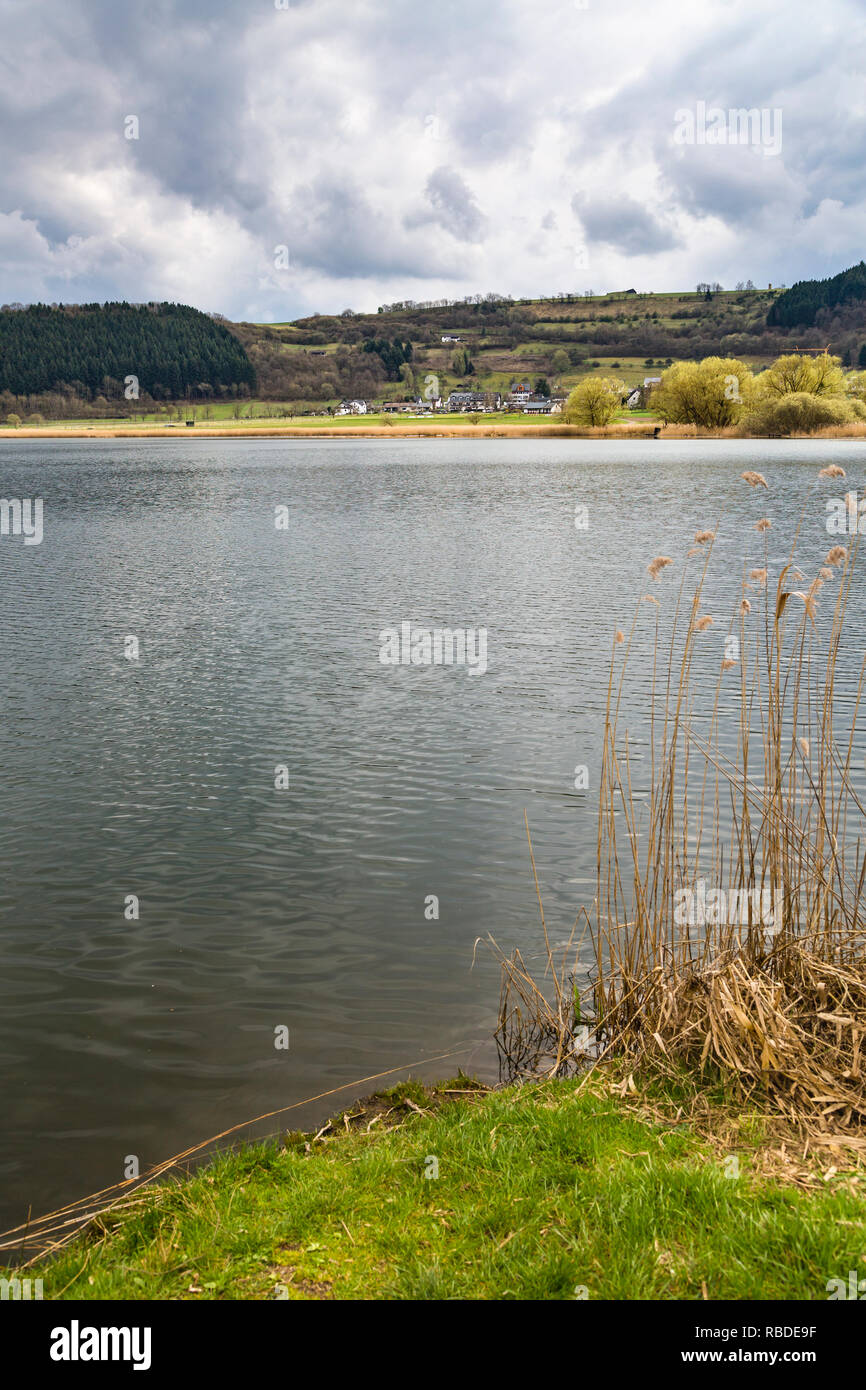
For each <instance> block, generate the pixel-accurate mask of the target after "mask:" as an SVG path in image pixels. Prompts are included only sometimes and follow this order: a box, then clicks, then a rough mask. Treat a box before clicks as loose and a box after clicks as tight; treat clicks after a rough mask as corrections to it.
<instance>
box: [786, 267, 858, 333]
mask: <svg viewBox="0 0 866 1390" xmlns="http://www.w3.org/2000/svg"><path fill="white" fill-rule="evenodd" d="M864 301H866V263H864V262H863V261H861V262H860V264H859V265H853V266H851V267H850V269H848V270H843V271H842V272H841V273H840V274H839V275H832V276H830V278H829V279H827V280H798V281H797V283H796V284H795V285H792V286H791V288H790V289H789V290H786V291H785V293H784V294H783V295H780V297H779V298H778V299H777V300H776V302H775V303H774V304H772V305H771V306H770V312H769V313H768V315H767V323H768V325H770V326H771V327H773V326H780V327H784V328H797V327H801V326H806V325H808V326H811V325H813V324H815V325H819V326H827V327H828V328H830V327H832V326H833V323H834V320H835V321H836V323H837V325H838V324H840V323H841V322H842V321H843V320H844V319H845V318H846V317H847V318H853V319H856V320H859V318H860V316H861V315H862V313H863V305H864Z"/></svg>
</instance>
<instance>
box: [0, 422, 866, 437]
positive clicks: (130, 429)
mask: <svg viewBox="0 0 866 1390" xmlns="http://www.w3.org/2000/svg"><path fill="white" fill-rule="evenodd" d="M251 438H252V439H389V438H390V439H437V438H444V439H766V438H770V439H781V438H784V439H866V421H860V422H858V423H856V424H849V425H831V426H828V427H827V428H825V429H823V430H816V431H814V432H813V433H809V434H806V433H795V434H790V435H769V436H767V435H743V434H738V433H737V432H736V430H734V429H717V430H709V429H698V428H697V427H696V426H694V425H662V424H661V423H660V422H658V421H656V422H652V421H646V420H643V421H641V422H640V423H634V424H631V423H622V424H620V423H614V424H611V425H604V426H597V427H595V428H587V427H585V426H581V425H567V424H552V423H547V424H531V425H514V424H494V423H490V424H488V423H479V424H477V425H469V424H467V425H460V424H454V423H448V424H441V425H438V424H436V423H435V422H431V421H425V420H419V421H418V422H417V423H416V422H414V421H413V422H411V423H410V422H409V421H403V422H401V423H400V424H399V425H397V424H395V425H354V424H352V425H348V424H347V425H318V424H316V425H312V424H311V425H235V426H231V425H201V426H199V425H196V426H195V427H192V428H180V427H177V426H168V427H167V426H165V425H129V426H122V425H111V426H108V425H55V426H50V425H39V426H32V427H27V426H21V427H19V428H18V429H0V440H9V439H11V440H21V439H175V440H177V439H251Z"/></svg>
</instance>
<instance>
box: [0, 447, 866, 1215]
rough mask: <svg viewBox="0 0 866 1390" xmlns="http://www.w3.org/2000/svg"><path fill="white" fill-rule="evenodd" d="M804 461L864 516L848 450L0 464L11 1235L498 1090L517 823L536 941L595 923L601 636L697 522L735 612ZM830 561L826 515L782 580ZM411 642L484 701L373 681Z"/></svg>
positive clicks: (814, 522) (114, 455)
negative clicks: (280, 779) (382, 1085)
mask: <svg viewBox="0 0 866 1390" xmlns="http://www.w3.org/2000/svg"><path fill="white" fill-rule="evenodd" d="M830 461H833V462H837V463H841V465H842V466H843V467H844V468H845V469H846V470H847V473H848V477H847V479H846V480H845V481H844V482H840V483H836V484H835V485H834V484H826V483H824V484H821V488H822V489H823V492H824V493H825V494H827V495H834V496H835V495H841V494H842V493H843V492H844V491H845V490H847V488H849V487H852V488H857V489H858V490H859V489H860V488H861V487H862V479H863V474H864V463H866V448H864V446H863V445H862V444H858V443H843V442H836V441H834V442H833V443H831V444H817V443H813V442H797V443H786V442H784V441H768V442H766V443H764V442H754V441H743V442H728V441H707V442H705V443H695V442H687V441H682V442H679V441H678V442H662V441H646V442H627V443H619V442H613V441H581V440H555V439H552V440H539V441H534V440H533V441H530V440H483V439H479V440H477V441H463V440H448V439H442V440H403V439H393V440H372V439H370V440H363V441H356V442H354V443H353V442H351V441H346V442H343V441H338V440H314V441H310V442H309V443H307V442H306V441H296V440H286V441H281V440H263V441H254V442H247V441H235V440H197V441H196V440H190V441H187V440H183V441H177V442H175V441H172V440H159V441H156V440H154V441H147V440H135V441H114V440H105V441H94V442H92V443H91V442H72V441H70V442H69V443H65V442H62V441H60V442H55V441H39V442H36V441H33V442H29V443H23V442H22V443H15V442H14V441H10V440H5V439H4V440H3V441H2V442H0V491H2V495H3V496H4V497H6V498H15V497H19V498H27V497H30V498H35V497H41V498H42V499H44V523H43V525H44V538H43V541H42V543H41V544H40V545H32V546H27V545H25V544H24V542H23V538H22V537H20V536H18V537H16V536H11V535H10V536H4V537H3V538H2V540H0V603H2V647H0V673H2V684H0V691H2V694H0V699H2V720H0V812H2V814H0V851H2V865H3V873H2V883H0V1062H2V1077H3V1081H2V1086H3V1104H2V1117H3V1120H2V1130H3V1133H2V1139H0V1187H2V1201H0V1220H2V1223H3V1225H4V1226H6V1225H10V1224H12V1223H13V1222H15V1221H18V1220H21V1219H23V1218H24V1216H25V1215H26V1211H27V1207H28V1206H29V1205H31V1204H32V1207H33V1211H34V1214H38V1213H39V1212H41V1211H44V1210H46V1209H47V1208H48V1207H50V1206H52V1205H55V1204H56V1203H57V1202H58V1201H60V1200H61V1199H68V1198H71V1197H73V1196H76V1195H80V1194H83V1193H84V1192H87V1191H92V1190H94V1189H96V1188H99V1187H101V1186H103V1185H104V1184H107V1183H110V1182H114V1181H117V1180H119V1179H120V1178H122V1177H123V1168H124V1162H125V1160H126V1156H127V1155H132V1154H134V1155H136V1156H137V1157H138V1158H139V1161H140V1163H141V1166H142V1168H144V1167H146V1166H148V1165H149V1164H151V1163H153V1162H155V1161H157V1160H159V1159H161V1158H164V1157H166V1156H167V1155H169V1154H171V1153H174V1152H176V1151H178V1150H179V1149H181V1148H182V1147H184V1146H186V1145H188V1144H191V1143H195V1142H197V1141H198V1140H201V1139H204V1138H206V1137H207V1136H208V1135H210V1134H213V1133H215V1132H216V1131H218V1130H221V1129H224V1128H225V1127H227V1126H229V1125H231V1124H234V1123H237V1122H239V1121H241V1120H243V1119H246V1118H248V1117H251V1116H254V1115H256V1114H259V1113H261V1112H264V1111H268V1110H271V1109H273V1108H275V1107H277V1106H284V1105H290V1104H292V1103H293V1102H295V1101H299V1100H302V1099H303V1098H305V1097H307V1096H311V1095H314V1094H316V1093H317V1092H321V1091H325V1090H327V1089H329V1088H331V1087H337V1086H340V1085H342V1084H343V1083H346V1082H350V1081H352V1080H353V1079H354V1078H360V1077H363V1076H366V1075H369V1074H371V1073H375V1072H378V1071H381V1070H384V1069H386V1068H393V1067H398V1066H400V1065H403V1064H407V1063H416V1064H417V1065H415V1066H414V1068H413V1069H414V1071H415V1072H416V1073H419V1074H422V1075H430V1076H441V1075H443V1074H449V1073H453V1072H454V1071H455V1070H456V1068H457V1066H458V1065H462V1066H463V1067H464V1069H467V1070H470V1069H472V1070H475V1071H478V1072H479V1073H480V1074H482V1075H486V1076H491V1077H492V1076H494V1075H495V1070H496V1059H495V1052H494V1049H493V1047H492V1045H491V1041H490V1039H491V1031H492V1028H493V1026H494V1023H495V1015H496V1005H497V1000H498V971H497V968H496V966H495V964H494V962H493V961H492V959H491V958H490V957H489V955H487V954H486V953H484V952H481V953H480V954H479V956H478V958H477V961H476V964H475V967H474V969H473V968H472V956H473V943H474V942H475V939H476V938H477V937H479V936H484V935H485V934H487V933H488V932H489V933H492V934H493V935H494V936H495V937H496V938H497V940H498V941H499V942H500V944H501V945H502V946H503V947H506V948H510V947H511V946H513V945H515V944H517V945H520V946H521V948H522V949H524V950H525V951H526V953H527V954H531V953H532V952H534V951H537V950H538V949H539V946H540V940H541V938H540V927H539V920H538V909H537V903H536V899H535V890H534V886H533V882H532V875H531V870H530V864H529V858H528V853H527V848H526V840H525V833H524V827H523V812H524V808H526V810H527V812H528V816H529V821H530V826H531V829H532V833H533V841H534V847H535V853H536V859H537V863H538V870H539V876H540V879H541V886H542V891H543V895H544V901H545V909H546V912H547V918H548V923H549V925H550V928H551V933H552V936H553V938H554V939H557V940H558V939H561V938H562V937H564V936H566V935H567V934H568V932H569V930H570V928H571V924H572V922H573V920H574V918H575V916H576V914H577V911H578V908H579V907H580V906H581V904H588V903H589V902H590V900H591V898H592V896H593V892H594V883H595V878H594V875H595V852H596V847H595V842H596V796H597V785H598V783H597V774H598V767H599V758H600V743H601V729H602V722H603V716H604V706H605V699H606V692H607V681H608V671H609V661H610V643H611V637H612V634H613V632H614V631H615V629H616V628H617V627H625V626H627V624H628V622H629V621H630V619H631V614H632V612H633V609H634V604H635V601H636V600H637V599H638V598H639V596H640V594H641V593H643V592H645V591H646V590H647V589H648V588H651V587H653V586H652V585H651V584H650V582H649V581H648V580H647V577H646V565H647V562H648V561H649V560H650V559H651V558H652V556H654V555H656V554H659V553H663V554H668V555H672V556H676V557H681V556H683V555H684V553H685V551H686V549H687V548H688V545H689V543H690V541H691V538H692V536H693V533H694V531H695V530H696V529H697V528H698V527H703V526H713V525H715V524H716V522H717V521H718V520H719V518H720V517H723V518H724V521H723V523H722V526H721V529H720V532H719V540H718V548H717V552H716V554H717V557H718V559H719V563H718V564H715V565H714V571H713V572H714V574H716V576H717V577H716V578H715V579H713V580H712V581H711V587H710V591H709V598H710V601H711V599H712V595H713V588H712V585H713V584H715V585H716V586H717V589H718V592H719V594H720V595H721V594H722V592H723V591H724V592H726V593H728V594H729V595H730V594H731V590H730V582H731V581H732V580H733V581H734V583H736V581H737V577H738V576H739V573H740V569H741V563H742V560H743V558H744V557H745V558H748V559H749V561H750V563H753V564H756V563H760V562H761V557H762V547H763V540H762V539H761V538H758V537H757V536H756V533H755V532H754V531H753V530H752V529H751V527H752V526H753V523H754V521H755V520H757V518H758V517H759V516H761V515H762V514H765V513H766V514H767V515H770V516H771V517H772V518H773V520H774V530H773V531H772V532H771V533H770V560H771V564H776V565H778V564H779V563H781V562H783V558H786V557H787V550H786V542H787V540H788V539H789V538H790V534H791V532H792V529H793V525H792V524H793V523H795V522H796V519H797V518H798V516H799V513H800V510H801V508H802V506H803V505H804V503H805V501H806V499H807V497H808V496H809V494H810V490H811V489H813V488H814V486H815V479H816V475H817V471H818V469H819V468H820V467H821V466H822V465H823V464H825V463H827V462H830ZM746 468H757V469H759V470H760V471H761V472H762V473H763V474H764V475H765V476H766V478H767V480H768V482H769V484H770V493H769V495H768V494H765V493H762V494H760V495H759V494H757V493H755V492H753V491H752V490H751V489H750V488H748V487H747V486H746V484H745V483H743V482H742V481H740V474H741V472H742V471H743V470H744V469H746ZM576 505H583V506H586V508H587V512H588V518H589V526H588V529H586V530H578V529H576V527H575V507H576ZM278 507H286V508H288V512H287V513H286V515H287V517H288V524H287V528H286V529H277V527H276V525H275V508H278ZM827 546H828V537H827V534H826V530H825V527H824V522H823V502H822V501H821V500H820V499H819V500H818V501H815V502H813V504H812V505H811V509H810V512H809V517H808V519H807V522H806V525H805V528H804V539H803V546H802V549H801V552H800V553H801V556H804V557H805V560H806V561H808V562H809V563H814V564H817V563H818V562H819V561H820V557H821V556H822V555H823V554H824V553H825V552H826V550H827ZM801 563H804V562H803V560H802V559H801ZM804 569H805V564H804ZM669 574H670V572H669ZM678 582H679V577H678V575H677V577H676V578H675V579H670V580H669V581H668V579H667V578H665V579H663V580H662V582H661V583H660V584H659V585H658V586H656V587H655V588H654V592H656V593H659V594H660V595H661V594H669V595H672V594H673V593H674V592H675V589H676V586H677V585H678ZM726 585H727V586H728V587H727V589H726ZM855 605H856V611H855V613H854V614H853V615H852V621H851V625H850V628H849V637H850V635H851V633H854V634H856V640H853V639H852V645H851V647H850V649H846V652H845V655H844V662H847V663H848V666H849V667H850V669H851V670H854V669H855V668H858V667H859V661H860V659H861V658H862V646H863V644H862V640H861V636H860V634H862V632H863V623H862V618H863V605H862V598H861V595H860V592H859V589H858V591H857V593H856V594H855ZM730 607H731V602H730V601H729V602H728V603H727V604H726V608H725V612H726V613H727V612H728V611H729V610H730ZM404 620H408V621H411V622H412V623H414V624H423V625H426V626H429V627H434V628H435V627H449V628H470V627H471V628H475V629H479V628H485V629H486V630H487V634H488V635H487V670H486V672H485V673H484V674H483V675H482V674H477V675H473V674H471V673H470V671H469V670H468V669H467V668H466V667H459V666H451V667H449V666H412V665H409V666H402V665H399V666H390V665H383V664H382V663H381V662H380V660H379V634H380V631H381V630H383V629H386V628H390V627H397V628H399V626H400V624H401V622H402V621H404ZM647 632H649V627H647ZM130 637H134V638H136V639H137V640H138V643H139V654H138V658H137V659H133V660H130V659H128V658H127V650H128V644H127V639H128V638H130ZM643 640H644V639H643V638H640V639H639V640H638V646H637V649H636V653H635V658H634V662H635V665H634V680H633V682H632V685H631V687H630V696H629V699H630V716H629V718H630V724H631V726H632V727H633V728H634V730H635V732H636V733H637V734H638V735H639V734H640V730H641V721H642V719H643V710H644V705H645V700H646V693H647V690H648V687H649V680H650V674H651V671H650V660H649V648H647V651H646V653H645V654H644V657H645V659H643V660H642V659H641V647H640V642H641V641H643ZM713 640H714V641H715V640H716V639H715V637H713ZM717 640H718V642H719V643H721V641H722V640H723V639H722V636H721V635H719V637H718V639H717ZM707 650H708V652H710V653H711V657H710V656H708V658H707V671H708V679H710V674H709V673H711V671H714V670H716V669H717V667H718V660H719V657H720V652H719V650H717V649H715V648H710V647H708V648H707ZM843 664H844V663H843ZM844 684H845V683H844V682H842V683H841V685H842V688H844ZM581 764H584V765H586V766H587V767H588V768H589V789H588V790H586V791H584V790H576V789H575V785H574V782H575V767H576V766H578V765H581ZM279 766H285V767H286V768H287V769H288V775H289V786H288V789H278V788H277V787H275V775H276V774H275V769H276V768H277V767H279ZM638 790H640V789H639V788H638ZM129 895H136V897H137V898H138V900H139V916H138V918H137V920H136V919H134V918H132V919H129V917H128V915H125V904H127V902H128V898H129ZM432 895H435V897H436V898H438V903H439V909H438V913H439V915H438V919H430V916H429V914H430V912H431V910H432V909H430V908H429V907H427V908H426V913H427V915H425V904H427V903H428V902H429V899H430V897H431V896H432ZM131 911H132V909H130V908H128V907H127V908H126V913H127V914H128V913H129V912H131ZM281 1026H283V1027H285V1028H287V1029H288V1030H289V1047H288V1050H277V1049H276V1048H275V1046H274V1042H275V1029H277V1028H279V1027H281ZM457 1049H461V1051H460V1052H459V1055H457V1056H455V1057H453V1058H452V1059H450V1060H448V1061H443V1062H438V1063H436V1062H427V1063H425V1062H424V1059H425V1058H431V1057H433V1056H435V1055H437V1054H439V1053H445V1052H451V1051H455V1050H457ZM400 1075H401V1073H398V1074H396V1075H395V1077H394V1078H393V1079H395V1080H396V1079H399V1076H400ZM369 1089H371V1087H370V1086H366V1087H364V1086H361V1087H360V1091H362V1092H363V1091H364V1090H369ZM349 1094H351V1092H347V1093H346V1095H349ZM343 1099H345V1096H340V1097H338V1098H337V1100H343ZM335 1106H336V1102H334V1101H327V1100H326V1101H322V1102H318V1103H316V1104H315V1105H312V1106H310V1107H307V1109H305V1110H302V1111H299V1112H294V1113H290V1114H289V1115H288V1116H286V1118H285V1120H284V1122H283V1127H284V1128H291V1127H301V1126H303V1127H306V1126H308V1125H310V1124H312V1123H313V1122H314V1121H315V1120H316V1119H319V1118H320V1117H321V1116H323V1115H327V1114H328V1113H330V1112H332V1111H333V1109H334V1108H335ZM275 1127H276V1125H275V1124H274V1123H271V1124H269V1125H268V1126H266V1128H267V1129H269V1130H273V1129H274V1128H275Z"/></svg>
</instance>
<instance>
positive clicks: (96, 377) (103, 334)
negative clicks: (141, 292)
mask: <svg viewBox="0 0 866 1390" xmlns="http://www.w3.org/2000/svg"><path fill="white" fill-rule="evenodd" d="M129 377H134V378H135V379H136V381H137V383H138V389H139V390H140V392H141V393H143V394H147V395H149V396H151V397H152V398H153V399H154V400H174V399H177V398H179V397H182V396H187V395H197V396H201V397H209V396H214V395H219V394H228V395H236V394H237V393H238V389H239V387H241V386H245V387H247V388H253V387H254V386H255V371H254V369H253V366H252V363H251V362H250V360H249V358H248V357H247V354H246V352H245V351H244V348H243V346H242V344H241V343H240V342H239V341H238V338H237V337H236V336H235V334H233V333H231V332H230V331H229V329H228V328H227V327H226V325H225V324H224V323H220V322H217V321H216V320H215V319H213V318H211V317H210V316H209V315H208V314H203V313H201V312H200V311H199V310H198V309H191V308H188V307H187V306H186V305H182V304H125V303H119V304H79V305H61V306H57V307H50V306H49V305H47V304H31V305H30V306H28V307H27V308H18V309H15V308H4V309H3V310H0V392H4V393H9V394H11V395H13V396H16V397H17V396H27V395H35V394H38V393H42V392H59V393H61V394H63V395H72V396H75V397H77V398H79V399H82V400H85V401H86V400H92V399H95V398H96V397H97V396H103V397H105V398H106V399H107V400H111V399H112V398H115V399H117V398H120V399H124V393H125V386H124V382H125V381H126V380H127V378H129Z"/></svg>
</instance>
